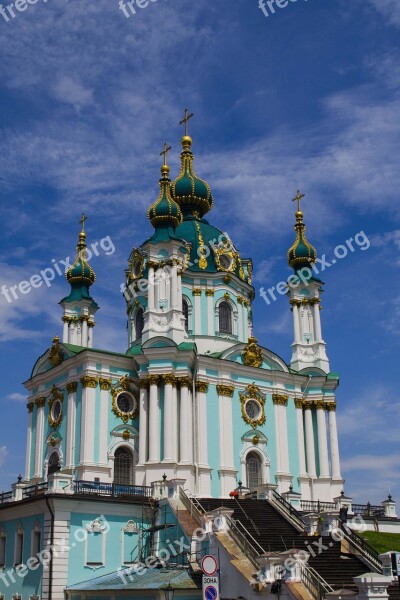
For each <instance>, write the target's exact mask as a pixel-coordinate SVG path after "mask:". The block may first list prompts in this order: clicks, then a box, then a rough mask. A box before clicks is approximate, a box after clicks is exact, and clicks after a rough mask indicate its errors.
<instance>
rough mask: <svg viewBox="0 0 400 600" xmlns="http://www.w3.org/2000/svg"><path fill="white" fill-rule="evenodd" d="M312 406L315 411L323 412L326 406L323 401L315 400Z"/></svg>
mask: <svg viewBox="0 0 400 600" xmlns="http://www.w3.org/2000/svg"><path fill="white" fill-rule="evenodd" d="M314 404H315V408H316V409H317V410H325V406H326V405H325V402H324V401H323V400H315V402H314Z"/></svg>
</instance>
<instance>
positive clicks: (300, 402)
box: [294, 398, 304, 408]
mask: <svg viewBox="0 0 400 600" xmlns="http://www.w3.org/2000/svg"><path fill="white" fill-rule="evenodd" d="M294 405H295V407H296V408H303V406H304V402H303V400H299V399H297V398H296V399H295V401H294Z"/></svg>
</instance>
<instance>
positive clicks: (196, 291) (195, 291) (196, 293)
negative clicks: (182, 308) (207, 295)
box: [192, 288, 203, 296]
mask: <svg viewBox="0 0 400 600" xmlns="http://www.w3.org/2000/svg"><path fill="white" fill-rule="evenodd" d="M202 291H203V290H202V289H201V288H193V289H192V294H193V296H201V293H202Z"/></svg>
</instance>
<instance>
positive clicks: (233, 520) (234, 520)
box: [226, 516, 265, 554]
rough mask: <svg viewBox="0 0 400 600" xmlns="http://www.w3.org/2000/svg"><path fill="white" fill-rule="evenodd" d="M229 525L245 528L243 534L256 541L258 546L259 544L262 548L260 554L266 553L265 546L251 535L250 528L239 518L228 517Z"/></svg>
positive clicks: (259, 547)
mask: <svg viewBox="0 0 400 600" xmlns="http://www.w3.org/2000/svg"><path fill="white" fill-rule="evenodd" d="M226 519H227V521H228V524H229V526H231V525H236V527H237V528H238V529H239V526H240V527H241V528H242V529H243V535H244V536H245V537H246V538H247V537H249V538H251V540H252V542H254V544H255V545H256V546H258V549H259V550H260V554H265V550H264V548H263V547H262V546H261V544H259V543H258V542H257V540H256V539H255V538H254V537H253V536H252V535H251V533H250V532H249V530H248V529H246V527H245V526H244V525H243V523H242V522H241V521H239V520H237V519H232V518H231V517H228V516H227V517H226Z"/></svg>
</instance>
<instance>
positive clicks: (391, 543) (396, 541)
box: [361, 531, 400, 554]
mask: <svg viewBox="0 0 400 600" xmlns="http://www.w3.org/2000/svg"><path fill="white" fill-rule="evenodd" d="M361 535H362V537H363V538H364V539H365V540H367V542H368V543H369V544H371V546H373V547H374V548H375V550H376V551H377V552H379V554H383V552H389V551H390V550H393V551H395V552H400V533H380V532H379V533H378V532H376V531H366V532H365V533H362V534H361Z"/></svg>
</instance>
